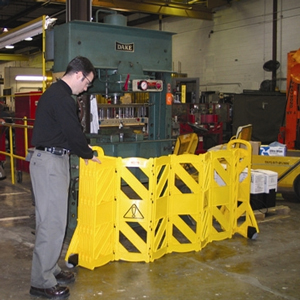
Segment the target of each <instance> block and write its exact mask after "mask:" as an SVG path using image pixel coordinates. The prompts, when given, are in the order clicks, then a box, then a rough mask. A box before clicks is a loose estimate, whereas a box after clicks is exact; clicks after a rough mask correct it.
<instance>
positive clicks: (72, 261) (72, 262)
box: [66, 254, 78, 269]
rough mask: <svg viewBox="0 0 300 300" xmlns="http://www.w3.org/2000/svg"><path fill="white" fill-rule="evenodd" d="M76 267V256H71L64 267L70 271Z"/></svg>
mask: <svg viewBox="0 0 300 300" xmlns="http://www.w3.org/2000/svg"><path fill="white" fill-rule="evenodd" d="M77 265H78V254H71V255H70V256H69V258H68V261H66V266H67V268H69V269H72V268H74V267H76V266H77Z"/></svg>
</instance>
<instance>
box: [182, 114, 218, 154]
mask: <svg viewBox="0 0 300 300" xmlns="http://www.w3.org/2000/svg"><path fill="white" fill-rule="evenodd" d="M188 119H189V123H180V134H186V133H191V132H195V133H196V134H197V135H198V141H199V142H198V146H197V149H196V151H195V154H202V153H205V152H206V151H207V149H206V148H205V139H207V138H209V137H215V140H216V145H220V144H222V143H223V123H222V122H218V115H216V114H206V115H201V121H202V122H205V123H202V122H201V127H200V126H197V125H195V124H193V123H194V121H195V120H194V115H189V116H188Z"/></svg>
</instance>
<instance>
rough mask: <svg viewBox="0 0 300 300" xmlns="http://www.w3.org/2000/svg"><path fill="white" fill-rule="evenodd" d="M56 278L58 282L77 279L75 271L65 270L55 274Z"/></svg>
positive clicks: (70, 281) (62, 282)
mask: <svg viewBox="0 0 300 300" xmlns="http://www.w3.org/2000/svg"><path fill="white" fill-rule="evenodd" d="M55 278H56V280H57V283H58V284H69V283H72V282H74V281H75V275H74V273H72V272H69V271H63V270H61V271H60V273H58V274H57V275H56V276H55Z"/></svg>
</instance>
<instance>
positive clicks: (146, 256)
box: [66, 140, 258, 269]
mask: <svg viewBox="0 0 300 300" xmlns="http://www.w3.org/2000/svg"><path fill="white" fill-rule="evenodd" d="M239 144H243V145H244V147H246V149H242V148H238V147H236V145H239ZM94 150H95V151H97V152H98V156H99V158H100V160H101V162H102V163H101V164H96V163H92V162H90V163H89V164H88V165H85V163H84V161H83V160H82V159H81V160H80V175H79V199H78V222H77V227H76V230H75V232H74V235H73V238H72V240H71V243H70V246H69V249H68V251H67V254H66V260H67V261H69V262H70V261H71V259H70V258H72V257H76V259H77V260H76V261H75V263H73V262H72V264H78V265H80V266H82V267H85V268H88V269H94V268H95V267H99V266H102V265H104V264H106V263H107V262H109V261H113V260H126V261H135V262H137V261H144V262H151V261H154V260H155V259H158V258H160V257H162V256H163V255H165V254H167V253H171V252H187V251H200V250H201V249H202V248H203V247H205V246H206V245H207V244H208V243H210V242H212V241H216V240H223V239H226V238H231V237H232V236H233V234H235V233H238V234H241V235H242V236H244V237H249V238H253V237H254V236H255V235H256V233H257V232H258V226H257V223H256V220H255V217H254V214H253V211H252V209H251V206H250V200H249V198H250V181H251V176H250V175H251V174H250V170H251V145H250V144H249V143H248V142H246V141H243V140H233V141H231V142H229V143H228V146H227V150H221V151H216V152H207V153H205V154H200V155H193V154H182V155H169V156H162V157H158V158H150V159H144V158H136V157H131V158H125V159H122V158H120V157H117V158H116V157H108V156H105V155H104V153H103V150H102V149H101V148H100V147H95V148H94ZM141 178H143V180H141Z"/></svg>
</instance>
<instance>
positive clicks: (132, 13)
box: [0, 0, 233, 60]
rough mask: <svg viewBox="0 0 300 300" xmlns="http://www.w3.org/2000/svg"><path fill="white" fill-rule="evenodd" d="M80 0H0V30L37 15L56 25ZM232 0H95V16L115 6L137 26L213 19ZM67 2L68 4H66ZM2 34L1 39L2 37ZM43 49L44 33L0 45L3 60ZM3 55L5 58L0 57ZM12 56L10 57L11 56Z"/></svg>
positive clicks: (131, 24) (93, 4) (20, 23)
mask: <svg viewBox="0 0 300 300" xmlns="http://www.w3.org/2000/svg"><path fill="white" fill-rule="evenodd" d="M76 1H80V0H70V1H66V0H0V30H1V31H0V33H1V34H2V33H3V31H4V30H6V28H7V29H8V31H9V30H13V29H14V28H16V27H19V26H22V25H24V24H26V23H28V22H30V21H32V20H35V19H36V18H39V17H41V16H43V15H47V16H49V17H51V18H56V19H57V20H56V23H55V24H57V25H59V24H62V23H65V22H66V19H67V15H68V12H67V9H66V7H68V5H69V6H70V4H71V5H75V2H76ZM232 1H233V0H205V1H204V0H165V1H159V0H104V1H100V0H93V1H92V12H91V13H92V18H93V20H95V16H96V14H97V19H98V22H102V20H103V17H104V16H105V15H106V14H105V12H103V11H101V12H100V13H99V9H101V10H114V11H117V12H119V13H122V14H123V15H125V16H127V18H128V23H127V25H128V26H138V25H141V24H143V23H147V22H150V21H155V20H157V21H159V20H161V19H162V18H165V17H170V16H173V17H174V16H178V17H185V18H196V19H202V20H212V18H213V13H214V11H215V10H216V9H220V8H222V7H226V6H227V5H230V3H231V2H232ZM66 2H67V4H66ZM1 34H0V40H1ZM41 49H42V40H41V35H37V36H34V37H33V40H32V41H30V42H28V41H21V42H18V43H16V44H14V48H13V49H6V48H2V49H0V60H7V57H6V56H5V55H10V54H23V55H24V54H25V55H29V54H33V53H36V52H40V51H41ZM1 56H2V58H1ZM9 60H10V59H9Z"/></svg>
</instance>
